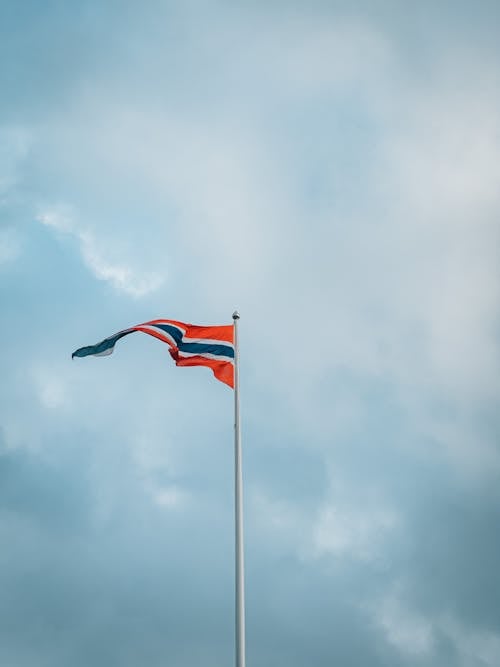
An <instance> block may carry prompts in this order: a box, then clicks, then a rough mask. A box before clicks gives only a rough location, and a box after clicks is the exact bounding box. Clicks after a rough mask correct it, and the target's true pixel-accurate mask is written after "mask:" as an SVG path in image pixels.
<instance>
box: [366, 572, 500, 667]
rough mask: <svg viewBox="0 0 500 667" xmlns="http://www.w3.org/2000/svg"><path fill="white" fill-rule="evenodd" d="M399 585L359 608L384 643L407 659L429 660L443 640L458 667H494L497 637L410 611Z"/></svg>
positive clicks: (499, 646)
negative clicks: (441, 638) (456, 656)
mask: <svg viewBox="0 0 500 667" xmlns="http://www.w3.org/2000/svg"><path fill="white" fill-rule="evenodd" d="M404 598H405V594H404V587H403V586H402V585H400V584H398V585H396V586H395V587H394V590H393V591H391V592H390V593H388V594H387V595H386V596H384V597H382V598H380V599H377V600H375V601H373V602H371V603H368V604H365V605H362V609H363V610H364V611H365V612H368V614H369V615H370V616H371V618H372V621H373V623H374V624H375V625H376V626H377V627H378V628H379V630H380V631H381V632H382V634H383V636H384V638H385V640H386V641H387V642H388V643H389V644H391V645H392V646H393V647H394V648H396V649H397V650H398V651H400V652H401V654H403V655H406V656H419V657H426V656H430V655H432V654H433V653H434V652H435V649H436V644H437V638H438V637H446V639H447V640H448V641H449V642H450V643H451V645H452V646H453V647H454V649H455V651H456V652H457V654H458V659H459V663H457V664H460V665H463V667H469V665H472V664H474V665H476V664H477V665H482V666H484V667H496V665H498V661H499V659H500V634H499V633H496V632H492V631H489V630H480V629H474V628H471V627H470V626H467V625H464V624H463V623H462V622H460V621H459V620H458V619H457V618H456V617H454V616H453V615H452V614H450V613H437V614H436V613H434V614H424V613H423V612H421V611H418V610H416V609H414V608H412V606H411V604H409V603H408V602H407V601H406V600H405V599H404Z"/></svg>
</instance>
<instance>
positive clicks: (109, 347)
mask: <svg viewBox="0 0 500 667" xmlns="http://www.w3.org/2000/svg"><path fill="white" fill-rule="evenodd" d="M134 331H142V332H143V333H146V334H149V335H150V336H154V337H155V338H158V340H161V341H163V342H164V343H167V345H168V346H169V348H170V350H169V352H170V355H171V357H172V359H173V360H174V361H175V364H176V366H207V367H208V368H211V369H212V371H213V374H214V375H215V377H216V378H217V379H218V380H220V381H221V382H224V383H225V384H227V385H229V386H230V387H231V388H232V389H234V327H233V325H232V324H229V325H222V326H198V325H195V324H185V323H184V322H178V321H176V320H151V321H150V322H144V323H143V324H137V325H136V326H133V327H130V328H128V329H123V330H122V331H119V332H118V333H115V334H113V335H112V336H109V337H108V338H105V339H104V340H102V341H101V342H100V343H96V344H95V345H88V346H86V347H80V348H79V349H78V350H76V351H75V352H73V354H72V355H71V357H72V358H74V357H88V356H94V357H101V356H105V355H108V354H112V352H113V350H114V348H115V345H116V343H117V341H119V340H120V338H123V337H124V336H128V334H131V333H134Z"/></svg>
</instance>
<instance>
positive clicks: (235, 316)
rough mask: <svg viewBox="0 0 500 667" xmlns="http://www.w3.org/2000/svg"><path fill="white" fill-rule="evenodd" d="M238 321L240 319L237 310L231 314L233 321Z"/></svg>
mask: <svg viewBox="0 0 500 667" xmlns="http://www.w3.org/2000/svg"><path fill="white" fill-rule="evenodd" d="M239 319H240V314H239V312H238V311H237V310H235V311H234V313H233V320H239Z"/></svg>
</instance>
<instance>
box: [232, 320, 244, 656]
mask: <svg viewBox="0 0 500 667" xmlns="http://www.w3.org/2000/svg"><path fill="white" fill-rule="evenodd" d="M239 319H240V314H239V313H238V311H237V310H236V311H235V312H234V313H233V322H234V525H235V593H236V599H235V603H236V604H235V630H236V636H235V640H236V667H245V572H244V557H243V479H242V477H243V476H242V462H241V431H240V396H239V393H240V381H239V380H240V379H239V350H238V320H239Z"/></svg>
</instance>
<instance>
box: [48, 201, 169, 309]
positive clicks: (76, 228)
mask: <svg viewBox="0 0 500 667" xmlns="http://www.w3.org/2000/svg"><path fill="white" fill-rule="evenodd" d="M37 220H38V222H41V223H42V224H43V225H45V226H47V227H49V228H51V229H54V230H56V231H57V232H60V233H62V234H66V235H69V236H71V237H73V238H74V239H76V241H77V242H78V247H79V250H80V253H81V256H82V259H83V261H84V263H85V265H86V266H87V268H88V269H89V270H90V271H91V273H92V274H93V275H94V277H95V278H97V280H104V281H106V282H109V283H110V284H111V285H112V286H113V287H114V288H115V289H116V290H118V291H122V292H124V293H125V294H128V295H129V296H132V297H135V298H141V297H143V296H145V295H147V294H150V293H151V292H154V291H156V290H157V289H159V287H160V286H161V285H162V284H163V282H164V276H162V275H160V274H156V273H151V272H148V271H141V270H134V269H132V268H131V267H129V266H126V265H123V264H115V263H113V262H110V261H109V259H108V258H107V255H108V254H109V250H107V249H106V247H102V246H103V245H104V246H106V242H104V243H102V242H101V240H100V239H98V238H97V237H96V236H95V234H94V233H93V232H91V231H89V230H88V229H86V228H84V227H81V226H80V225H78V224H77V223H76V221H75V217H74V214H72V213H69V212H68V211H67V210H65V209H64V207H56V208H49V209H47V210H45V211H44V212H42V213H40V214H39V215H38V216H37Z"/></svg>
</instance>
